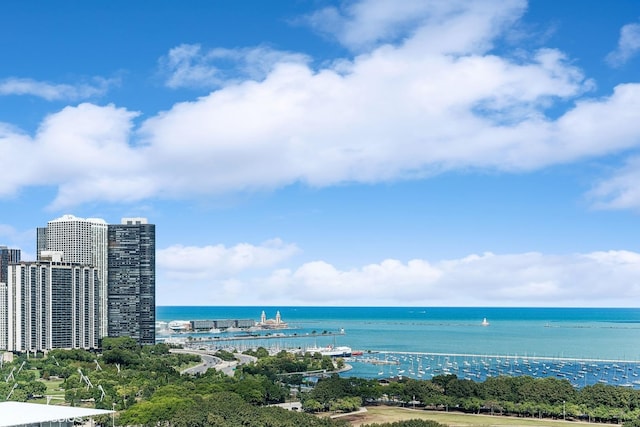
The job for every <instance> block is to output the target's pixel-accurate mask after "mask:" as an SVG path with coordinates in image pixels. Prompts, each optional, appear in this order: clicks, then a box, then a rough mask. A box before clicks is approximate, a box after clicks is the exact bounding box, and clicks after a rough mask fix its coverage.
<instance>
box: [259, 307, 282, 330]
mask: <svg viewBox="0 0 640 427" xmlns="http://www.w3.org/2000/svg"><path fill="white" fill-rule="evenodd" d="M258 326H259V327H261V328H262V329H286V328H288V327H289V325H288V324H287V323H285V322H283V321H282V317H280V311H276V318H275V319H267V315H266V313H265V312H264V311H263V312H262V315H261V316H260V322H259V323H258Z"/></svg>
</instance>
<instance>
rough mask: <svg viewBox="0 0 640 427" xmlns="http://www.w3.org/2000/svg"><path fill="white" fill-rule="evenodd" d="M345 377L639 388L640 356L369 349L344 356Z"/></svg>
mask: <svg viewBox="0 0 640 427" xmlns="http://www.w3.org/2000/svg"><path fill="white" fill-rule="evenodd" d="M346 361H347V363H349V364H350V365H351V366H352V370H351V371H350V372H348V373H346V375H347V376H358V377H364V378H388V377H397V378H413V379H431V378H433V377H434V376H437V375H456V376H457V377H458V378H460V379H467V380H472V381H476V382H483V381H486V380H487V379H489V378H491V377H499V376H509V377H516V376H529V377H532V378H547V377H553V378H557V379H563V380H567V381H568V382H569V383H571V384H572V385H573V386H574V387H584V386H588V385H594V384H598V383H600V384H608V385H616V386H623V387H631V388H640V361H628V360H602V359H576V358H552V357H528V356H516V355H479V354H443V353H396V352H386V351H380V352H369V353H365V354H363V356H362V357H351V358H348V359H346Z"/></svg>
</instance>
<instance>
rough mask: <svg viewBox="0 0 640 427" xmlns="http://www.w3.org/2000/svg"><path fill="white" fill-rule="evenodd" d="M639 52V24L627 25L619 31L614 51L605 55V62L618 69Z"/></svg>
mask: <svg viewBox="0 0 640 427" xmlns="http://www.w3.org/2000/svg"><path fill="white" fill-rule="evenodd" d="M638 52H640V24H627V25H625V26H624V27H622V29H621V30H620V39H619V40H618V47H617V48H616V50H614V51H613V52H611V53H610V54H609V55H607V62H609V64H610V65H611V66H613V67H620V66H622V65H624V64H625V63H626V62H627V61H629V60H630V59H631V58H632V57H634V56H635V55H636V54H637V53H638Z"/></svg>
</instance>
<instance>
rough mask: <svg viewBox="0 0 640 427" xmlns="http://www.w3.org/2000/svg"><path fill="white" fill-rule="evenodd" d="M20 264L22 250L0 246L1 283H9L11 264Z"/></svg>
mask: <svg viewBox="0 0 640 427" xmlns="http://www.w3.org/2000/svg"><path fill="white" fill-rule="evenodd" d="M16 262H20V249H10V248H8V247H6V246H0V283H7V273H8V271H9V264H13V263H16Z"/></svg>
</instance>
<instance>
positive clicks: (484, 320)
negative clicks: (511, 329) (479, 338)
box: [481, 317, 489, 326]
mask: <svg viewBox="0 0 640 427" xmlns="http://www.w3.org/2000/svg"><path fill="white" fill-rule="evenodd" d="M481 324H482V326H489V322H488V321H487V318H486V317H485V318H484V319H482V323H481Z"/></svg>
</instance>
